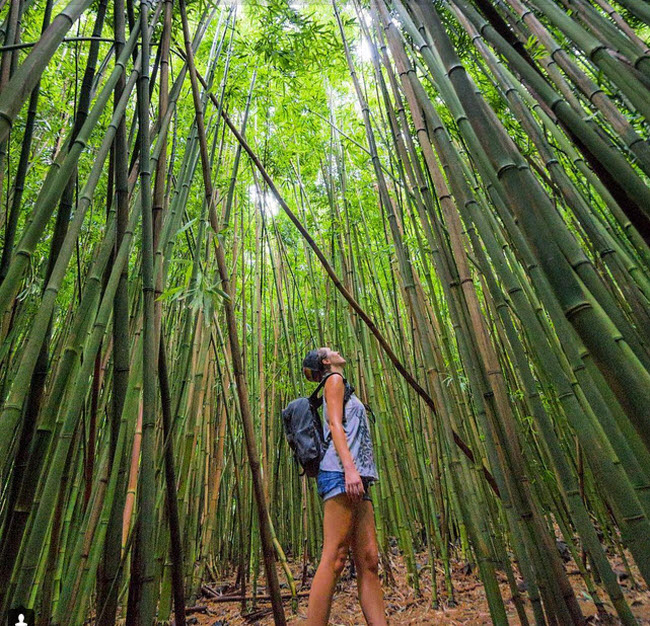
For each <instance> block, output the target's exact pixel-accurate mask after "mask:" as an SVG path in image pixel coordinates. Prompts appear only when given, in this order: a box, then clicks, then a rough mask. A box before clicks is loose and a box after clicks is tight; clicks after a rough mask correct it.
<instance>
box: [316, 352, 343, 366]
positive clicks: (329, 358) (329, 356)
mask: <svg viewBox="0 0 650 626" xmlns="http://www.w3.org/2000/svg"><path fill="white" fill-rule="evenodd" d="M321 350H322V351H323V352H324V354H325V356H324V357H323V363H324V364H325V365H338V366H341V367H342V366H343V365H345V363H346V361H345V359H344V358H343V357H342V356H341V355H340V354H339V353H338V352H336V351H334V350H332V348H321Z"/></svg>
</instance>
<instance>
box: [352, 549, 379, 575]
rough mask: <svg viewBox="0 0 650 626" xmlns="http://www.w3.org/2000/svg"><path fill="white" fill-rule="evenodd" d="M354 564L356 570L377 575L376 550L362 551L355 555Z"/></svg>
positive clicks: (377, 557) (377, 556)
mask: <svg viewBox="0 0 650 626" xmlns="http://www.w3.org/2000/svg"><path fill="white" fill-rule="evenodd" d="M354 564H355V566H356V568H357V570H362V571H364V572H373V573H375V574H377V573H379V554H378V552H377V551H376V550H362V551H361V553H360V554H358V555H355V562H354Z"/></svg>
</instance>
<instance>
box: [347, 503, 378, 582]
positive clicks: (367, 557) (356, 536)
mask: <svg viewBox="0 0 650 626" xmlns="http://www.w3.org/2000/svg"><path fill="white" fill-rule="evenodd" d="M378 554H379V549H378V546H377V535H376V531H375V512H374V509H373V506H372V502H369V501H367V500H362V501H361V502H360V503H359V505H358V510H357V515H356V517H355V527H354V533H353V535H352V557H353V558H354V564H355V566H356V567H357V570H359V569H363V568H364V566H366V565H372V566H373V567H374V566H376V561H377V558H378Z"/></svg>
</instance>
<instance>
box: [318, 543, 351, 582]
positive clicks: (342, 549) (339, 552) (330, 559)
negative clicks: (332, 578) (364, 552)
mask: <svg viewBox="0 0 650 626" xmlns="http://www.w3.org/2000/svg"><path fill="white" fill-rule="evenodd" d="M348 550H349V546H338V547H337V548H336V549H334V550H332V551H330V552H328V553H326V554H323V557H324V559H325V560H326V562H327V564H328V565H329V567H330V568H331V569H332V571H333V572H334V574H336V576H340V575H341V574H342V573H343V570H344V569H345V564H346V563H347V561H348Z"/></svg>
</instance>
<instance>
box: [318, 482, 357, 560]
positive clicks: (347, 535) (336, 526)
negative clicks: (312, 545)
mask: <svg viewBox="0 0 650 626" xmlns="http://www.w3.org/2000/svg"><path fill="white" fill-rule="evenodd" d="M360 504H361V503H359V502H354V501H353V500H351V499H350V498H349V497H348V495H347V494H346V493H341V494H339V495H337V496H334V497H332V498H328V499H327V500H325V503H324V511H323V552H324V553H328V554H330V555H332V556H334V555H335V554H336V553H337V552H341V553H342V552H345V553H347V548H349V547H350V545H352V537H353V534H354V528H355V518H356V513H357V510H358V508H359V506H360Z"/></svg>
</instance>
